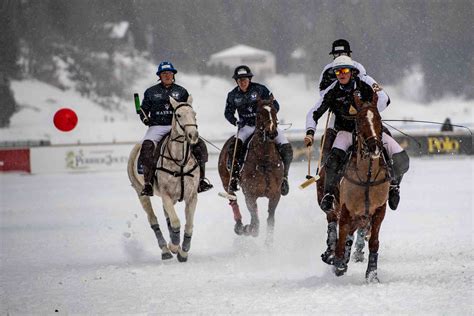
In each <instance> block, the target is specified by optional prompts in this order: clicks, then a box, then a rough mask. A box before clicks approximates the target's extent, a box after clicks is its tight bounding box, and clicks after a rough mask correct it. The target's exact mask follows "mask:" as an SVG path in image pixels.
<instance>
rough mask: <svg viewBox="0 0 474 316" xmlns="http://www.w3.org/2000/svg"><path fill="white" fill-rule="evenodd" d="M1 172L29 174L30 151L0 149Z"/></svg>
mask: <svg viewBox="0 0 474 316" xmlns="http://www.w3.org/2000/svg"><path fill="white" fill-rule="evenodd" d="M3 171H25V172H28V173H30V172H31V166H30V149H28V148H27V149H0V172H3Z"/></svg>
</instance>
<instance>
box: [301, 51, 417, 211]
mask: <svg viewBox="0 0 474 316" xmlns="http://www.w3.org/2000/svg"><path fill="white" fill-rule="evenodd" d="M333 69H334V73H335V75H336V77H337V81H334V82H333V83H332V84H331V85H330V86H329V87H328V88H326V90H324V93H323V96H322V97H321V98H320V99H319V101H318V102H317V103H316V104H315V105H314V106H313V107H312V108H311V109H310V110H309V111H308V114H307V115H306V137H305V143H306V144H307V145H308V144H312V142H313V136H314V132H315V131H316V125H317V122H318V120H319V119H320V118H321V116H322V115H323V114H324V113H325V112H326V111H327V110H330V111H331V112H333V113H334V116H335V125H334V128H335V130H336V131H337V136H336V138H335V140H334V143H333V145H332V148H331V152H330V154H329V156H328V157H327V159H326V161H325V168H326V178H325V181H324V197H323V199H322V201H321V209H322V210H323V211H325V212H327V211H330V210H331V209H332V208H333V202H334V191H335V188H336V186H337V183H338V180H339V177H338V176H339V171H340V170H341V168H342V167H343V166H344V163H345V159H346V151H347V150H348V148H349V146H350V145H351V144H352V133H353V132H354V130H355V121H354V117H355V114H356V113H354V111H351V108H355V106H354V104H355V103H354V92H355V91H358V92H359V93H360V95H361V100H363V101H369V102H370V101H371V100H372V98H373V95H374V93H377V95H378V96H379V97H380V94H379V92H380V91H377V90H376V89H374V87H373V82H374V81H373V79H372V78H370V77H369V76H367V75H365V76H357V75H356V73H357V70H356V67H355V64H354V63H353V61H352V59H351V58H350V57H349V56H339V57H337V58H336V59H335V60H334V62H333ZM377 104H378V103H377ZM377 108H379V111H380V105H379V104H378V105H377ZM382 142H383V144H384V148H385V150H386V153H387V155H388V157H389V159H390V160H391V162H392V168H391V169H392V183H391V187H390V191H389V206H390V208H392V209H396V208H397V206H398V202H399V200H400V195H399V186H400V181H401V179H402V177H403V174H404V173H405V172H406V171H408V167H409V158H408V155H407V153H406V152H405V151H404V150H403V148H402V147H401V146H400V145H399V144H398V143H397V142H396V141H395V140H394V139H393V138H392V137H391V136H389V135H388V134H387V133H385V132H384V133H383V135H382Z"/></svg>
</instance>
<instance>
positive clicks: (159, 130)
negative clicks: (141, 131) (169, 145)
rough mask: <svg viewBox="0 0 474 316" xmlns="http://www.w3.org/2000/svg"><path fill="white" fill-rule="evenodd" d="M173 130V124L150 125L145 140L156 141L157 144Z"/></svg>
mask: <svg viewBox="0 0 474 316" xmlns="http://www.w3.org/2000/svg"><path fill="white" fill-rule="evenodd" d="M170 131H171V125H156V126H150V127H148V130H147V131H146V133H145V136H144V137H143V140H142V142H143V141H145V140H151V141H153V142H154V143H155V146H156V145H157V144H158V142H159V141H160V140H161V139H162V138H163V136H165V135H166V134H168V133H169V132H170Z"/></svg>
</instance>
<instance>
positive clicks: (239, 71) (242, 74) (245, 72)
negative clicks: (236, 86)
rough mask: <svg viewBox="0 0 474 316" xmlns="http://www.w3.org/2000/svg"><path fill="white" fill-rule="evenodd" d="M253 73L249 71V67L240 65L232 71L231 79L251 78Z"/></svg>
mask: <svg viewBox="0 0 474 316" xmlns="http://www.w3.org/2000/svg"><path fill="white" fill-rule="evenodd" d="M252 77H253V73H252V71H251V70H250V68H249V66H247V65H240V66H237V68H235V70H234V75H233V76H232V78H233V79H235V80H237V79H239V78H252Z"/></svg>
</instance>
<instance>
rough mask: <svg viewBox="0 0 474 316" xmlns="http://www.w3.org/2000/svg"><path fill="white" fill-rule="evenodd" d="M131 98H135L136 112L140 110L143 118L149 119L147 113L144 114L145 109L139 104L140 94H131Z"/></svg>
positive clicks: (138, 112)
mask: <svg viewBox="0 0 474 316" xmlns="http://www.w3.org/2000/svg"><path fill="white" fill-rule="evenodd" d="M133 99H134V100H135V110H136V111H137V114H140V112H142V113H143V115H145V118H147V119H150V118H149V117H148V115H146V113H145V111H143V109H142V107H141V105H140V96H139V95H138V93H134V94H133Z"/></svg>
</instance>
